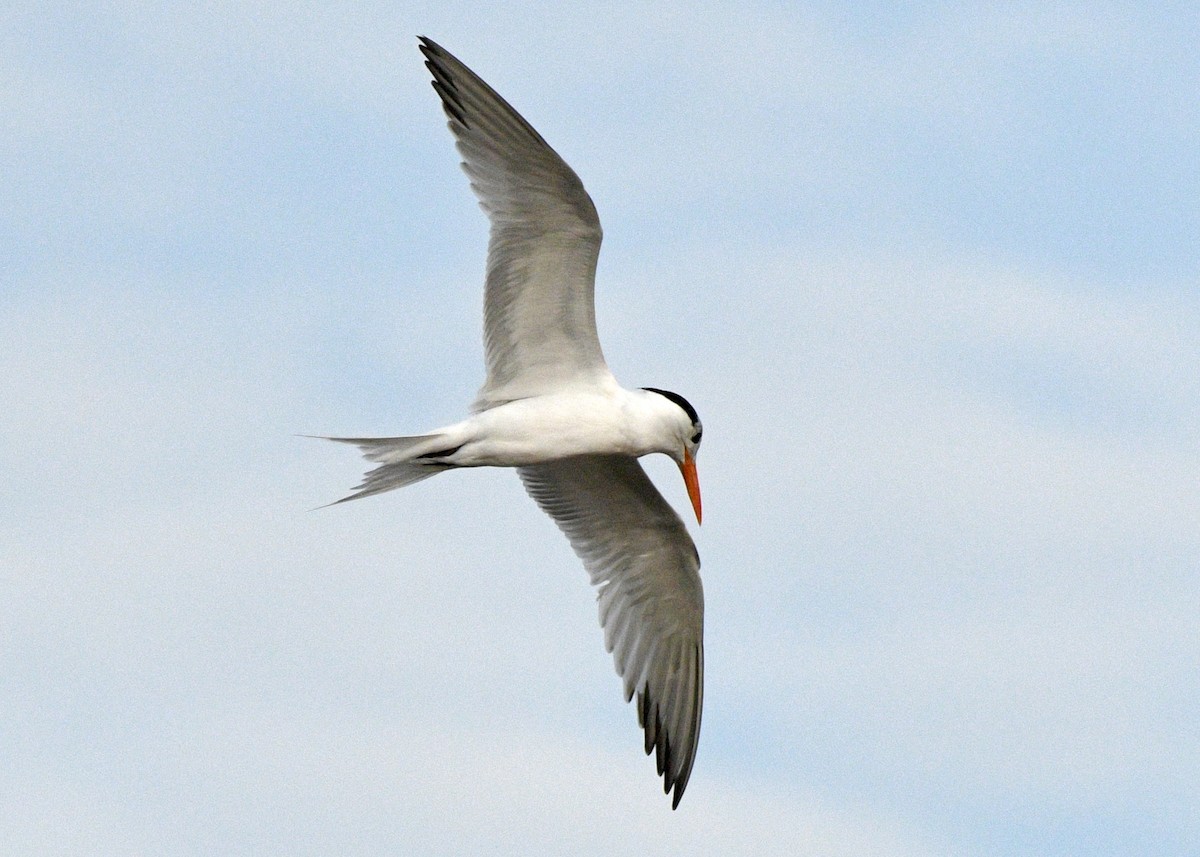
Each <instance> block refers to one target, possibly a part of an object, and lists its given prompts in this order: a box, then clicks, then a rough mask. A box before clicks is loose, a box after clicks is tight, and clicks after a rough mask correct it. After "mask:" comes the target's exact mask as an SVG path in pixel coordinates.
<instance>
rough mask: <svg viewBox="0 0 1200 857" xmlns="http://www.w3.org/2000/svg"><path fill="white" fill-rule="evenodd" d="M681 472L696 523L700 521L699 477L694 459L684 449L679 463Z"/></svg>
mask: <svg viewBox="0 0 1200 857" xmlns="http://www.w3.org/2000/svg"><path fill="white" fill-rule="evenodd" d="M679 472H680V473H682V474H683V484H684V485H686V486H687V492H688V499H689V500H691V501H692V508H693V509H695V510H696V523H697V524H699V523H700V477H699V476H697V475H696V459H694V458H692V454H691V453H690V452H688V451H687V450H686V449H685V450H684V451H683V464H681V465H679Z"/></svg>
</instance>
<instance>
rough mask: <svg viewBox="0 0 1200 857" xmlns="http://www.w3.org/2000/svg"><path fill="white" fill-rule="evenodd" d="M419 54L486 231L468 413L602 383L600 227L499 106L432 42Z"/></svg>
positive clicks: (559, 165)
mask: <svg viewBox="0 0 1200 857" xmlns="http://www.w3.org/2000/svg"><path fill="white" fill-rule="evenodd" d="M421 52H422V53H423V54H424V55H425V58H426V63H425V64H426V65H427V66H428V67H429V70H430V73H431V74H432V75H433V88H434V89H435V90H436V91H437V93H438V96H439V97H440V98H441V99H442V107H443V108H444V109H445V112H446V115H447V117H448V118H449V123H448V124H449V126H450V130H451V132H452V133H453V134H454V138H455V141H456V145H457V147H458V150H459V153H460V154H461V155H462V157H463V169H464V170H465V171H466V173H467V176H468V178H469V179H470V181H471V188H472V189H473V190H474V191H475V195H476V196H477V197H478V198H479V204H480V206H481V207H482V208H483V210H484V211H485V212H486V213H487V216H488V219H489V220H490V221H491V235H490V240H489V242H488V259H487V286H486V290H485V298H484V351H485V356H486V363H487V380H486V381H485V382H484V385H483V388H482V389H481V390H480V392H479V398H478V399H477V400H476V403H475V408H476V409H477V410H482V409H486V408H488V407H492V406H494V405H497V404H502V403H504V402H506V401H511V400H513V399H520V398H525V397H528V396H534V395H539V394H541V393H546V392H551V391H554V390H557V389H559V388H561V387H562V386H564V385H567V384H576V385H578V384H607V383H609V382H610V381H611V378H612V376H611V373H609V371H608V366H607V364H606V363H605V362H604V354H603V352H602V351H601V349H600V340H599V338H598V337H597V335H596V312H595V305H594V301H593V295H594V289H595V277H596V260H597V258H598V256H599V253H600V240H601V230H600V219H599V217H598V216H597V215H596V207H595V206H594V205H593V204H592V200H591V198H590V197H589V196H588V194H587V191H586V190H584V187H583V183H582V182H581V181H580V180H579V177H578V176H577V175H575V172H574V171H573V170H572V169H571V168H570V167H569V166H567V164H566V162H565V161H563V159H562V158H560V157H559V156H558V154H557V153H556V152H555V151H554V150H553V149H552V148H550V146H549V145H548V144H547V143H546V141H545V140H544V139H542V136H541V135H540V134H538V132H537V131H535V130H534V128H533V126H532V125H530V124H529V123H528V122H526V121H525V120H524V119H523V118H522V117H521V115H520V114H519V113H517V111H515V110H514V109H513V108H512V107H511V106H510V105H509V104H508V102H506V101H505V100H504V99H503V98H501V97H500V96H499V95H498V94H496V92H495V90H493V89H492V88H491V87H490V86H488V85H487V84H486V83H484V81H483V80H481V79H480V78H479V76H478V75H476V74H475V73H474V72H472V71H471V70H470V69H469V68H467V67H466V66H465V65H463V64H462V63H461V62H460V61H459V60H458V59H457V58H455V57H454V56H453V55H452V54H450V53H449V52H448V51H446V50H445V49H444V48H442V47H441V46H439V45H438V44H436V43H435V42H433V41H431V40H429V39H426V38H422V39H421Z"/></svg>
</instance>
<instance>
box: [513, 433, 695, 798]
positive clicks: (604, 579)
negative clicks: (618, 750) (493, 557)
mask: <svg viewBox="0 0 1200 857" xmlns="http://www.w3.org/2000/svg"><path fill="white" fill-rule="evenodd" d="M518 471H519V473H520V474H521V481H522V482H524V483H525V490H526V491H528V492H529V495H530V496H531V497H533V499H534V500H536V501H537V504H538V505H539V506H541V507H542V510H543V511H545V512H546V514H548V515H549V516H550V517H551V518H553V519H554V521H555V523H557V524H558V526H559V529H561V530H562V531H563V532H564V533H565V534H566V536H567V538H568V539H569V540H570V542H571V547H573V548H574V549H575V553H576V554H578V555H579V558H580V559H582V560H583V564H584V567H585V568H586V569H587V571H588V574H589V575H591V578H592V583H593V584H594V585H595V586H596V587H598V589H599V592H598V593H597V599H598V601H599V602H600V623H601V625H603V626H604V644H605V646H606V647H607V648H608V650H609V651H610V652H612V654H613V660H614V661H615V663H616V667H617V673H618V674H619V675H620V676H621V678H622V679H623V680H624V684H625V699H626V701H628V700H630V699H631V698H632V697H633V695H634V694H635V693H636V694H637V705H638V721H639V723H640V725H641V726H642V727H643V729H645V736H646V752H647V753H650V751H651V750H652V749H653V750H655V751H656V759H657V763H658V772H659V774H661V775H662V777H663V789H664V791H667V792H670V791H671V789H672V788H674V790H675V796H674V802H673V804H672V806H673V807H675V806H678V805H679V799H680V798H681V797H682V796H683V791H684V789H685V788H686V787H687V782H688V777H689V776H690V775H691V773H692V763H693V762H694V761H695V758H696V743H697V741H698V740H699V737H700V713H701V706H702V702H703V698H704V641H703V628H704V592H703V590H702V588H701V585H700V557H699V555H698V554H697V553H696V546H695V545H694V544H693V543H692V539H691V537H690V536H688V534H687V530H686V529H685V528H684V525H683V522H682V521H681V520H680V519H679V516H678V515H676V514H675V510H674V509H672V508H671V506H670V505H669V504H668V503H667V501H666V500H664V499H663V497H662V495H661V494H659V493H658V490H657V489H656V488H655V487H654V484H653V483H652V482H651V481H650V479H649V477H647V476H646V472H645V471H644V470H642V466H641V465H640V464H638V462H637V459H635V458H630V457H628V456H623V455H588V456H579V457H576V458H564V459H560V460H558V461H551V462H547V463H545V464H537V465H533V466H530V467H521V468H518Z"/></svg>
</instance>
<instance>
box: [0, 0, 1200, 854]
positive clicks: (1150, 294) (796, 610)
mask: <svg viewBox="0 0 1200 857" xmlns="http://www.w3.org/2000/svg"><path fill="white" fill-rule="evenodd" d="M1151 5H1153V6H1154V10H1153V11H1150V10H1148V7H1149V6H1151ZM844 6H845V4H840V3H820V2H816V3H795V4H782V3H758V4H755V3H737V4H733V3H713V4H703V5H680V4H675V3H660V4H624V5H621V4H588V3H581V4H556V5H555V6H553V7H548V8H545V7H540V6H537V5H533V4H524V3H519V2H513V3H505V4H496V8H495V9H488V11H486V12H484V11H481V7H480V6H479V5H478V4H473V3H456V2H448V0H439V2H436V3H427V4H416V3H403V2H402V3H379V4H372V3H354V4H318V3H303V4H297V3H257V4H249V3H247V4H235V3H220V2H218V3H212V4H206V5H205V6H204V7H203V8H199V4H179V5H178V6H176V5H173V4H166V3H150V2H146V3H126V4H109V3H96V4H86V3H72V4H61V5H60V6H57V7H56V4H53V3H45V2H38V3H31V4H23V3H21V2H17V3H15V4H14V3H8V4H5V9H4V11H3V12H0V163H3V165H4V166H3V169H2V172H0V175H2V177H3V178H2V180H0V405H2V408H0V474H2V477H3V478H2V479H0V853H4V854H13V855H17V854H20V855H40V854H54V855H70V854H79V855H96V854H104V855H108V854H160V855H210V854H255V855H257V854H289V855H294V854H313V855H325V854H347V855H376V854H403V853H413V854H417V853H419V854H431V855H457V854H501V855H540V854H562V853H573V854H581V855H591V854H595V855H601V854H604V855H607V854H612V853H625V852H629V853H638V854H645V855H666V854H678V853H693V854H720V855H798V854H799V855H821V857H826V855H828V856H829V857H834V855H863V854H870V855H886V856H887V857H892V855H894V857H916V856H917V855H922V857H924V855H929V857H934V855H936V856H937V857H971V856H972V855H980V857H982V855H988V857H993V855H999V857H1008V855H1088V857H1095V855H1110V854H1111V855H1118V854H1155V855H1183V854H1192V853H1195V852H1194V848H1195V843H1196V842H1197V841H1198V840H1200V812H1198V810H1197V807H1198V806H1200V785H1198V783H1200V778H1198V777H1197V775H1196V774H1197V771H1200V737H1198V736H1200V613H1198V607H1200V582H1198V580H1200V579H1198V577H1197V565H1198V563H1200V529H1198V527H1197V521H1198V520H1200V435H1198V434H1197V425H1200V345H1198V341H1200V254H1198V253H1197V245H1198V243H1200V205H1198V204H1197V200H1198V199H1200V158H1198V157H1197V152H1200V97H1198V95H1197V93H1200V62H1198V60H1197V55H1196V50H1195V45H1196V43H1197V41H1198V40H1200V19H1198V16H1197V14H1196V12H1195V9H1194V8H1193V6H1192V5H1190V4H1178V5H1177V7H1176V4H1170V3H1162V4H1134V3H1130V4H1123V3H1095V4H1074V3H1071V4H1066V3H1064V4H1056V3H1028V4H1019V3H1018V4H1009V3H1005V4H995V5H981V4H972V3H967V4H962V3H954V4H927V5H922V6H919V7H912V6H908V5H906V6H905V8H903V9H902V10H900V9H896V8H894V4H883V3H863V4H857V5H856V6H855V9H854V11H847V10H846V9H845V8H843V7H844ZM418 34H425V35H429V36H431V37H433V38H434V39H436V40H438V41H440V42H441V43H442V44H444V45H445V46H446V47H447V48H449V49H450V50H451V51H453V52H455V53H457V54H458V55H459V56H460V57H461V58H462V59H463V60H464V61H465V62H467V63H468V64H469V65H471V66H472V67H473V68H474V69H475V70H476V71H478V72H479V73H480V74H481V75H482V76H483V77H484V78H485V79H487V80H488V81H489V82H491V83H492V84H493V85H494V86H495V87H496V88H497V89H499V91H500V92H501V93H502V94H504V95H505V96H506V97H507V98H508V99H509V100H510V101H511V102H512V103H513V104H514V105H515V106H516V107H517V108H518V109H519V110H521V111H522V112H523V113H524V114H525V116H526V117H527V118H528V119H529V120H530V121H531V122H532V123H533V124H534V125H535V126H537V127H538V128H539V130H540V131H541V132H542V133H543V135H544V136H545V137H546V138H547V139H548V140H549V141H550V142H551V143H552V144H553V145H554V146H555V147H556V148H557V149H558V151H559V152H560V153H561V154H562V155H563V156H564V157H565V158H566V159H567V160H568V161H569V162H570V163H571V164H572V165H573V166H574V167H575V168H576V171H577V172H578V173H579V174H580V176H581V177H582V178H583V180H584V182H585V183H586V184H587V186H588V188H589V190H590V192H591V194H592V196H593V198H594V199H595V201H596V204H597V207H598V208H599V211H600V214H601V219H602V221H603V224H604V228H605V247H604V252H603V253H602V256H601V265H600V275H599V283H598V288H597V303H598V307H597V312H598V316H599V323H600V328H601V331H600V332H601V338H602V340H603V341H604V343H605V348H606V353H607V355H608V357H609V361H610V363H611V364H612V366H613V368H614V371H615V372H616V374H617V376H618V377H619V378H620V379H622V380H623V381H624V383H625V384H626V385H628V386H642V385H647V386H651V385H652V386H658V387H665V388H668V389H673V390H679V391H680V392H683V393H684V394H685V395H686V396H687V397H688V398H689V399H690V400H691V401H692V402H693V403H694V404H695V405H696V406H697V408H698V410H699V411H700V413H701V415H702V417H703V418H704V424H705V429H706V431H705V441H706V442H705V447H704V451H703V455H702V456H701V458H700V474H701V481H702V484H703V486H704V500H705V524H704V527H703V528H702V529H699V530H698V531H696V541H697V544H698V546H699V549H700V552H701V555H702V557H703V561H704V567H703V575H704V581H705V590H706V598H707V613H706V644H707V645H706V654H707V659H706V663H707V667H708V673H707V688H706V699H705V701H706V709H705V714H704V731H703V735H702V739H701V746H700V755H699V759H698V762H697V765H696V769H695V772H694V775H693V777H692V780H691V784H690V786H689V788H688V792H687V795H686V797H685V799H684V801H683V803H682V805H681V806H680V809H679V810H678V811H677V812H674V813H672V812H671V811H670V809H669V801H668V800H667V799H666V798H664V797H663V796H662V794H661V786H660V783H659V781H658V779H657V778H656V777H655V775H654V770H653V762H652V761H650V760H648V759H646V758H645V757H643V756H642V754H641V737H640V735H639V733H638V731H637V728H636V718H635V713H634V711H633V709H632V708H631V707H629V706H626V705H624V704H623V703H622V702H621V699H620V687H619V682H618V680H617V678H616V676H615V675H614V673H613V669H612V666H611V663H610V660H609V658H608V656H607V655H606V654H605V653H604V651H603V646H602V639H601V634H600V630H599V628H598V626H597V621H596V615H595V604H594V599H593V593H592V592H590V591H589V588H588V586H587V581H586V575H585V574H584V572H583V570H582V569H581V567H580V565H579V563H578V562H577V560H576V559H575V558H574V557H573V555H572V554H571V552H570V550H569V548H568V546H567V545H566V542H565V540H564V539H563V538H562V537H561V536H560V535H559V533H558V532H557V531H556V530H555V528H554V526H553V524H552V523H551V522H550V521H549V520H547V519H545V518H544V517H543V516H542V515H541V514H540V513H539V512H538V511H537V509H536V508H535V507H534V505H533V503H532V502H531V501H529V500H528V499H527V498H526V497H525V496H524V494H523V492H522V491H521V488H520V485H519V483H518V481H517V479H516V478H515V476H514V475H513V474H511V473H506V472H499V471H478V472H462V473H451V474H447V475H445V476H441V477H439V478H437V479H434V480H430V481H428V482H425V483H422V484H420V485H417V486H413V487H411V488H408V489H405V490H404V491H402V492H397V493H394V494H389V495H385V496H383V497H378V498H373V499H370V500H365V501H363V502H361V503H354V504H348V505H346V506H339V507H337V508H335V509H323V510H320V511H311V510H312V509H313V508H314V507H316V506H319V505H320V504H322V503H325V502H328V501H330V500H333V499H336V498H337V497H339V496H342V494H343V493H345V492H346V491H347V490H348V489H349V488H351V487H352V486H353V485H354V484H355V483H356V482H357V479H358V476H359V475H360V473H361V471H362V469H363V463H362V462H361V461H359V460H358V458H357V456H356V454H355V453H354V452H353V451H352V450H349V449H345V448H341V447H335V446H333V445H330V444H322V443H319V442H317V441H312V440H307V439H304V438H301V437H298V435H300V434H305V433H327V434H355V435H358V434H385V435H387V434H403V433H413V432H418V431H421V430H424V429H428V428H431V427H434V426H437V425H440V424H444V423H446V422H450V421H453V420H455V419H457V418H458V417H459V416H460V415H461V414H462V412H463V409H464V407H465V406H466V404H467V403H468V402H469V401H470V400H471V398H472V397H473V395H474V392H475V390H476V388H477V387H478V385H479V383H480V382H481V380H482V364H481V344H480V337H479V326H480V312H479V305H480V298H481V285H482V269H483V253H484V247H485V239H486V226H485V221H484V218H483V216H482V214H481V213H480V212H479V211H478V209H477V207H476V205H475V201H474V199H473V197H472V196H471V194H470V192H469V190H468V188H467V183H466V180H465V178H464V177H463V176H462V175H461V173H460V172H459V170H458V167H457V157H456V154H455V152H454V150H453V147H452V145H451V141H450V136H449V134H448V132H447V131H446V129H445V127H444V120H443V117H442V114H441V109H440V107H439V106H438V104H437V100H436V98H435V96H434V94H433V92H432V91H431V89H430V87H429V84H428V77H427V74H426V72H425V69H424V68H423V66H422V65H421V58H420V55H419V54H418V52H417V49H416V40H415V36H416V35H418ZM646 464H647V468H648V469H649V470H650V472H651V474H652V476H654V477H655V478H656V480H657V481H658V483H659V484H660V486H661V487H662V490H663V491H664V493H665V494H666V496H667V497H668V499H669V500H671V501H672V502H673V503H674V504H675V505H676V506H677V507H683V508H686V495H685V494H684V491H683V486H682V484H681V480H680V479H679V478H678V473H677V472H676V471H675V468H674V466H673V465H672V464H671V463H670V462H668V461H666V460H665V459H664V460H663V461H647V462H646Z"/></svg>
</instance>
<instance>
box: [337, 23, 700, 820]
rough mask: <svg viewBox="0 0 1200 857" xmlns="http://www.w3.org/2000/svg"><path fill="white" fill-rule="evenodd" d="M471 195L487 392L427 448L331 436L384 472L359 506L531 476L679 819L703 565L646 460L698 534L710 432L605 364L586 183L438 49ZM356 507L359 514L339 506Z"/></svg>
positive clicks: (428, 50) (693, 711) (432, 61)
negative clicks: (701, 470) (664, 468)
mask: <svg viewBox="0 0 1200 857" xmlns="http://www.w3.org/2000/svg"><path fill="white" fill-rule="evenodd" d="M421 51H422V52H423V53H424V54H425V57H426V60H427V62H426V65H427V66H428V67H429V69H430V71H431V72H432V74H433V78H434V81H433V85H434V88H435V89H436V90H437V92H438V94H439V96H441V99H442V105H443V107H444V109H445V111H446V114H447V116H448V117H449V119H450V121H449V125H450V129H451V131H452V132H453V134H454V137H455V140H456V142H457V145H458V148H459V151H460V152H461V153H462V155H463V158H464V162H463V167H464V169H465V170H466V172H467V175H468V176H469V177H470V179H471V187H472V189H474V191H475V193H476V195H477V196H478V197H479V200H480V204H481V206H482V207H483V209H484V211H485V212H487V214H488V218H489V219H490V221H491V225H492V230H491V240H490V242H489V246H488V263H487V286H486V295H485V301H484V343H485V352H486V362H487V380H486V381H485V383H484V385H483V388H482V389H481V390H480V392H479V395H478V397H477V398H476V401H475V403H474V405H473V406H472V409H471V410H472V412H471V414H470V415H469V416H468V417H467V418H466V419H464V420H462V421H461V422H458V423H454V424H453V425H448V426H444V427H442V428H439V429H435V430H434V431H431V432H427V433H425V434H421V435H414V436H406V437H391V438H331V440H337V441H341V442H344V443H352V444H355V445H357V446H358V447H360V448H361V449H362V451H363V454H364V455H365V457H366V458H367V459H368V460H370V461H372V462H374V463H375V464H376V465H377V466H376V467H375V469H374V470H371V471H370V472H368V473H367V475H366V477H365V479H364V481H363V483H362V484H361V485H360V486H359V487H358V489H357V490H356V491H355V493H353V494H351V495H350V496H349V497H346V498H345V499H346V500H353V499H356V498H359V497H365V496H368V495H371V494H379V493H382V492H384V491H390V490H393V489H395V488H400V487H402V486H404V485H409V484H412V483H413V482H417V481H419V480H421V479H425V478H427V477H429V476H433V475H435V474H437V473H440V472H442V471H445V470H448V469H451V468H460V467H512V468H516V469H517V471H518V473H519V475H520V477H521V481H522V483H523V484H524V485H525V488H526V490H527V491H528V492H529V494H530V496H532V497H533V499H534V500H535V501H536V502H537V503H538V505H539V506H540V507H541V508H542V509H543V510H544V511H545V512H546V513H547V514H549V515H550V516H551V517H552V518H553V519H554V521H555V522H556V523H557V524H558V526H559V528H560V529H561V530H562V531H563V532H564V533H565V534H566V536H567V538H568V540H569V541H570V542H571V546H572V547H573V548H574V550H575V552H576V553H577V554H578V555H579V557H580V558H581V559H582V560H583V563H584V566H585V568H586V569H587V571H588V573H589V574H590V576H591V579H592V583H593V584H595V585H596V586H597V588H598V589H599V593H598V598H599V602H600V620H601V624H602V625H603V626H604V632H605V645H606V646H607V647H608V649H609V651H611V652H612V653H613V657H614V661H615V663H616V667H617V672H618V673H619V674H620V675H621V677H622V679H623V682H624V688H625V696H626V699H632V698H633V697H634V695H636V696H637V702H638V720H639V722H640V723H641V725H642V726H643V728H644V730H645V739H646V743H645V746H646V752H647V753H650V752H652V751H653V752H655V753H656V757H657V763H658V770H659V773H660V774H662V775H663V779H664V787H665V789H666V790H667V791H670V790H671V789H674V803H673V805H674V806H678V804H679V799H680V797H681V796H682V795H683V791H684V788H685V787H686V785H687V782H688V778H689V776H690V775H691V770H692V763H693V761H694V760H695V753H696V743H697V740H698V738H699V734H700V712H701V706H702V698H703V669H704V666H703V664H704V650H703V642H702V636H703V630H702V629H703V614H704V598H703V592H702V589H701V585H700V575H699V568H700V561H699V557H698V555H697V553H696V548H695V546H694V545H693V543H692V540H691V538H690V537H689V536H688V534H687V530H686V528H685V527H684V524H683V522H682V521H681V520H680V519H679V516H678V515H677V514H675V512H674V510H673V509H672V508H671V507H670V505H669V504H668V503H667V502H666V501H665V500H664V499H663V498H662V496H661V495H660V494H659V493H658V491H657V490H656V489H655V488H654V486H653V484H652V483H651V482H650V480H649V479H648V478H647V476H646V474H645V472H644V471H643V470H642V468H641V466H640V465H639V464H638V462H637V459H638V458H640V457H641V456H643V455H650V454H652V453H663V454H666V455H669V456H671V458H672V459H674V460H675V461H676V463H678V464H679V467H680V470H681V472H682V473H683V476H684V481H685V484H686V485H687V489H688V496H689V497H690V499H691V501H692V505H693V508H694V510H695V512H696V518H697V520H699V519H700V488H699V483H698V481H697V477H696V466H695V455H696V453H697V451H698V449H699V445H700V440H701V434H702V429H701V426H700V419H699V417H698V416H697V414H696V411H695V410H694V409H693V408H692V406H691V405H690V404H688V402H687V401H686V400H685V399H683V397H681V396H679V395H678V394H675V393H671V392H667V391H665V390H659V389H655V388H650V387H645V388H642V389H637V390H627V389H625V388H623V387H621V386H620V385H619V384H618V383H617V381H616V379H615V378H614V377H613V375H612V373H611V372H610V371H609V370H608V366H607V364H606V363H605V361H604V356H603V353H602V351H601V349H600V342H599V338H598V337H597V334H596V323H595V308H594V304H593V300H592V293H593V288H594V278H595V270H596V258H597V255H598V253H599V249H600V241H601V230H600V222H599V218H598V217H597V216H596V209H595V207H594V206H593V204H592V201H591V199H590V198H589V197H588V195H587V192H586V191H585V190H584V188H583V185H582V183H581V182H580V181H579V178H578V177H577V176H576V175H575V173H574V172H573V171H572V170H571V168H570V167H569V166H567V164H566V163H565V162H563V160H562V159H561V158H560V157H559V156H558V155H557V154H556V153H555V152H554V150H553V149H551V148H550V146H549V145H547V143H546V142H545V140H543V139H542V138H541V136H540V135H539V134H538V133H537V132H536V131H535V130H534V129H533V128H532V126H530V125H529V123H527V122H526V121H525V120H524V119H523V118H521V116H520V115H519V114H518V113H517V112H516V111H515V110H513V109H512V107H510V106H509V105H508V104H507V102H505V101H504V99H502V98H501V97H500V96H499V95H497V94H496V93H495V91H494V90H492V89H491V87H489V86H488V85H487V84H486V83H484V82H483V81H482V80H481V79H480V78H479V77H478V76H477V75H475V74H474V73H473V72H472V71H471V70H470V69H468V68H467V67H466V66H464V65H463V64H462V63H461V62H459V61H458V60H457V59H455V58H454V57H453V56H452V55H451V54H449V53H448V52H446V51H445V50H444V49H443V48H441V47H440V46H438V45H436V44H435V43H433V42H431V41H430V40H428V39H424V38H423V39H421ZM339 502H342V501H339Z"/></svg>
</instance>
